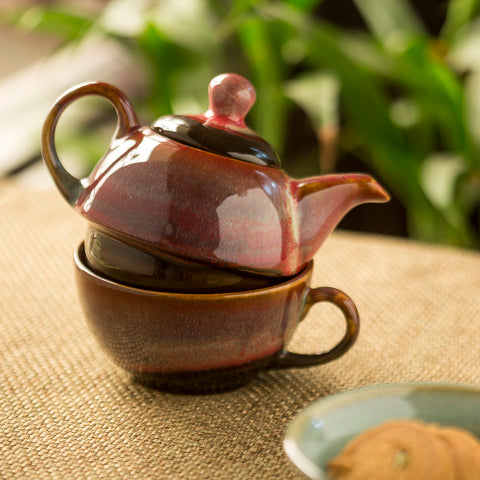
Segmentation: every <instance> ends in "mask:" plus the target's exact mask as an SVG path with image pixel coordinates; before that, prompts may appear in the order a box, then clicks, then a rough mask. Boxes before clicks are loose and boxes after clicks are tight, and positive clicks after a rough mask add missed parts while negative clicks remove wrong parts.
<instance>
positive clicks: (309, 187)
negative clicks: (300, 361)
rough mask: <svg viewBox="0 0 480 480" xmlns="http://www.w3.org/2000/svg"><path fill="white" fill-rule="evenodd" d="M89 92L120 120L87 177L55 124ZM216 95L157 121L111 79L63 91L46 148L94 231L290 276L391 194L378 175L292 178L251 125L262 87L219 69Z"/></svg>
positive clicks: (216, 263)
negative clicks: (192, 112)
mask: <svg viewBox="0 0 480 480" xmlns="http://www.w3.org/2000/svg"><path fill="white" fill-rule="evenodd" d="M87 95H97V96H100V97H104V98H106V99H107V100H108V101H110V102H111V103H112V104H113V106H114V108H115V110H116V113H117V116H118V124H117V129H116V132H115V134H114V137H113V140H112V143H111V145H110V148H109V150H108V151H107V153H106V154H105V155H104V156H103V158H102V159H101V160H100V161H99V163H98V164H97V166H96V167H95V169H94V170H93V171H92V173H91V174H90V175H89V176H88V178H83V179H77V178H75V177H74V176H72V175H71V174H70V173H69V172H68V171H67V170H66V169H65V168H64V166H63V165H62V162H61V160H60V159H59V157H58V155H57V152H56V149H55V143H54V134H55V128H56V124H57V122H58V119H59V117H60V115H61V114H62V112H63V111H64V109H65V108H66V107H67V106H68V105H69V104H70V103H71V102H72V101H74V100H76V99H78V98H80V97H83V96H87ZM209 99H210V105H209V109H208V110H207V112H206V113H205V114H203V115H196V116H180V115H169V116H165V117H161V118H160V119H158V120H157V121H155V122H154V123H153V125H152V126H151V127H148V126H141V125H140V124H139V122H138V120H137V116H136V114H135V111H134V109H133V107H132V106H131V104H130V102H129V100H128V99H127V97H126V96H125V95H124V94H123V93H122V92H121V91H120V90H118V89H117V88H116V87H114V86H111V85H109V84H105V83H100V82H96V83H87V84H83V85H80V86H77V87H74V88H72V89H70V90H68V91H67V92H65V93H64V94H63V95H62V96H61V97H60V98H59V99H57V101H56V103H55V105H54V106H53V107H52V109H51V111H50V112H49V114H48V117H47V119H46V121H45V124H44V130H43V137H42V140H43V142H42V143H43V145H42V153H43V157H44V160H45V162H46V164H47V166H48V168H49V170H50V173H51V175H52V177H53V179H54V180H55V182H56V184H57V187H58V188H59V190H60V192H61V193H62V194H63V196H64V197H65V199H66V200H67V201H68V203H69V204H70V205H72V206H73V207H74V208H75V209H76V210H77V211H78V212H79V213H80V214H81V215H82V216H83V217H85V218H86V219H87V220H88V222H89V224H90V229H91V230H93V231H100V232H101V233H102V235H107V236H111V237H112V238H114V239H116V240H118V241H121V242H124V243H125V244H126V245H129V246H131V247H132V248H136V249H139V250H142V251H145V252H148V253H149V254H153V255H158V256H159V257H165V258H167V259H168V258H175V261H177V262H178V261H180V262H181V261H182V260H184V261H186V262H198V263H201V264H206V265H209V266H210V267H215V268H222V269H235V270H237V271H243V272H246V273H248V274H250V273H253V274H261V275H266V276H291V275H294V274H296V273H297V272H299V271H300V270H301V269H302V267H303V266H305V265H306V264H307V263H308V262H309V261H310V260H311V259H312V257H313V256H314V254H315V253H316V252H317V250H318V249H319V248H320V246H321V245H322V243H323V241H324V240H325V238H326V237H327V236H328V234H329V233H330V232H331V231H332V230H333V229H334V228H335V226H336V225H337V224H338V222H339V221H340V220H341V218H342V217H343V216H344V215H345V214H346V213H347V212H348V211H349V210H350V209H351V208H353V207H355V206H356V205H359V204H361V203H366V202H385V201H387V200H388V199H389V197H388V194H387V193H386V192H385V190H384V189H383V188H382V187H381V186H380V185H379V184H378V183H377V182H376V181H375V180H374V179H373V178H372V177H370V176H368V175H362V174H343V175H324V176H314V177H309V178H304V179H300V180H297V179H293V178H291V177H289V176H288V175H287V174H286V173H285V172H284V171H282V170H281V169H280V168H279V161H278V158H277V156H276V153H275V152H274V150H273V149H272V147H271V146H270V145H269V144H268V143H267V142H266V141H264V140H263V139H262V138H260V137H259V136H257V135H256V134H255V133H254V132H252V131H251V130H250V129H249V128H248V127H247V126H246V124H245V121H244V119H245V116H246V114H247V113H248V111H249V109H250V108H251V106H252V105H253V103H254V101H255V91H254V89H253V87H252V85H251V84H250V83H249V82H248V81H247V80H246V79H244V78H243V77H241V76H239V75H236V74H223V75H219V76H218V77H215V78H214V79H213V80H212V82H211V83H210V86H209Z"/></svg>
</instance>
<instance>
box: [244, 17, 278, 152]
mask: <svg viewBox="0 0 480 480" xmlns="http://www.w3.org/2000/svg"><path fill="white" fill-rule="evenodd" d="M238 33H239V37H240V41H241V45H242V47H243V50H244V53H245V56H246V58H247V60H248V62H249V66H250V70H251V77H250V78H251V81H252V82H253V84H254V85H255V89H256V91H257V100H256V103H255V106H254V107H253V109H252V116H253V118H254V125H255V127H256V129H257V130H258V132H259V133H260V134H261V135H262V136H263V137H265V139H266V140H267V141H269V142H270V143H271V144H272V145H273V146H274V147H276V148H277V149H279V150H283V142H284V138H285V128H286V120H285V119H286V108H287V104H286V102H285V98H284V96H283V93H282V79H283V76H284V73H283V62H282V59H281V52H280V51H279V49H276V48H274V45H276V42H275V41H274V37H275V32H274V25H273V24H272V23H271V22H266V21H264V19H262V18H261V17H260V16H258V15H251V16H250V17H249V18H248V19H247V20H246V21H245V22H244V23H243V24H242V28H241V29H240V30H239V32H238Z"/></svg>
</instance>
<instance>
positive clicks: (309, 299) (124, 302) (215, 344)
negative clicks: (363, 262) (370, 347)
mask: <svg viewBox="0 0 480 480" xmlns="http://www.w3.org/2000/svg"><path fill="white" fill-rule="evenodd" d="M75 266H76V269H75V273H76V282H77V287H78V294H79V298H80V302H81V305H82V308H83V311H84V314H85V317H86V320H87V323H88V325H89V327H90V329H91V331H92V332H93V334H94V336H95V337H96V339H97V340H98V342H99V343H100V345H101V346H102V347H103V349H104V350H105V352H106V353H107V354H108V356H109V357H110V358H111V359H112V360H113V361H114V363H116V364H117V365H119V366H120V367H121V368H123V369H124V370H126V371H127V372H129V373H130V374H132V375H133V376H134V377H135V378H136V379H137V380H141V379H143V381H144V382H146V383H148V384H151V385H156V386H158V387H160V388H165V389H170V388H173V389H174V390H176V391H181V390H182V391H187V390H189V391H201V390H202V385H203V383H205V390H207V391H212V385H215V390H222V389H225V388H234V386H238V385H240V384H241V383H242V381H241V378H240V377H242V376H243V377H245V378H244V381H248V379H249V378H251V377H252V376H253V375H255V374H256V373H257V372H258V371H259V370H260V369H262V368H290V367H306V366H311V365H319V364H322V363H326V362H328V361H331V360H333V359H334V358H338V357H339V356H340V355H341V354H344V353H345V352H346V351H347V350H348V349H349V348H350V347H351V346H352V345H353V343H354V342H355V339H356V338H357V334H358V328H359V319H358V313H357V311H356V308H355V306H354V305H353V302H352V303H351V304H349V305H348V306H347V307H345V305H344V302H343V300H342V302H341V303H340V304H339V303H336V302H337V299H336V297H334V296H332V295H329V294H326V295H322V294H321V292H322V291H323V290H324V289H323V288H315V289H311V288H310V287H309V284H310V279H311V274H312V266H313V265H312V262H310V263H309V264H308V265H307V266H306V267H305V268H304V269H303V270H302V272H300V273H299V274H298V275H297V276H295V277H294V278H292V279H290V280H288V281H286V282H283V283H280V284H278V285H275V286H272V287H268V288H263V289H258V290H251V291H246V292H236V293H217V294H185V293H171V292H161V291H155V290H147V289H140V288H134V287H130V286H127V285H123V284H120V283H117V282H113V281H110V280H108V279H106V278H104V277H102V276H100V275H97V274H95V273H94V272H93V271H92V270H91V269H90V268H89V267H88V266H87V264H86V260H85V253H84V249H83V244H82V245H81V246H80V247H79V249H78V250H77V251H76V253H75ZM328 290H329V291H330V290H331V289H328ZM343 297H346V295H345V294H343ZM343 297H342V298H343ZM346 298H348V297H346ZM317 301H331V302H333V303H335V304H336V305H337V306H339V307H340V308H341V310H342V312H343V313H344V316H345V319H346V322H347V331H346V333H345V336H344V338H343V339H342V340H341V342H340V343H339V345H340V346H338V345H337V346H335V347H333V349H331V350H330V351H328V352H322V353H319V354H312V355H302V354H299V353H296V354H293V353H290V352H288V351H287V350H286V346H287V345H288V342H289V341H290V339H291V337H292V336H293V333H294V331H295V329H296V327H297V325H298V323H299V321H301V320H302V319H303V318H304V317H305V315H306V313H307V312H308V309H309V308H310V306H311V305H312V304H313V303H315V302H317ZM350 302H351V301H350ZM302 358H303V361H302ZM200 379H201V381H200Z"/></svg>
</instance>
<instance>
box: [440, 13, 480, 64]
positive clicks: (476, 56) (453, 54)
mask: <svg viewBox="0 0 480 480" xmlns="http://www.w3.org/2000/svg"><path fill="white" fill-rule="evenodd" d="M446 59H447V61H448V63H449V64H450V65H452V67H453V68H454V69H456V70H457V71H458V72H468V71H470V70H480V18H477V19H476V20H474V21H472V22H471V23H470V24H468V25H465V26H464V27H463V29H462V30H461V31H460V32H459V33H458V34H457V35H456V36H455V37H454V38H453V39H452V41H451V50H450V51H449V52H448V54H447V57H446Z"/></svg>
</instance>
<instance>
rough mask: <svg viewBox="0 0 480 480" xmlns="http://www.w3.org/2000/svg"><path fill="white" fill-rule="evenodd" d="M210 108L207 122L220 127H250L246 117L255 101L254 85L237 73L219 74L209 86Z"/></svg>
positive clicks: (207, 113)
mask: <svg viewBox="0 0 480 480" xmlns="http://www.w3.org/2000/svg"><path fill="white" fill-rule="evenodd" d="M208 98H209V109H208V110H207V112H206V113H205V117H206V119H207V120H206V122H205V123H206V124H208V125H211V126H218V127H224V128H225V127H227V128H232V127H233V126H236V127H237V128H242V129H243V128H245V129H247V128H248V127H247V126H246V125H245V117H246V115H247V113H248V112H249V111H250V109H251V108H252V106H253V104H254V103H255V99H256V94H255V89H254V88H253V85H252V84H251V83H250V82H249V81H248V80H247V79H246V78H244V77H242V76H240V75H237V74H235V73H224V74H221V75H217V76H216V77H215V78H214V79H213V80H212V81H211V82H210V85H209V87H208Z"/></svg>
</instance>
